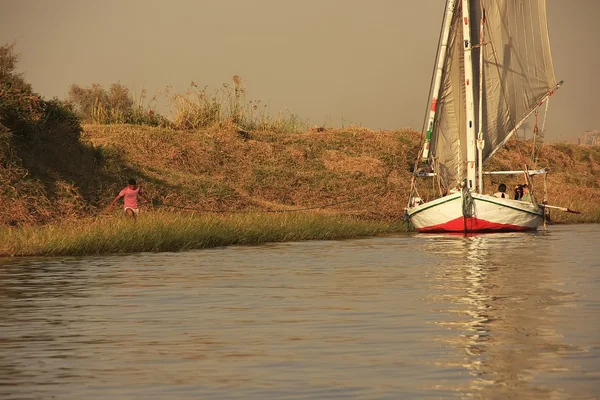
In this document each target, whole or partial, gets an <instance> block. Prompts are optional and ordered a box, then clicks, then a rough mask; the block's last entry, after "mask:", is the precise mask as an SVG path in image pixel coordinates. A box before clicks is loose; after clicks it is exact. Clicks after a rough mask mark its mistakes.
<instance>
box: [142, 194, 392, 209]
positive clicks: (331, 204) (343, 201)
mask: <svg viewBox="0 0 600 400" xmlns="http://www.w3.org/2000/svg"><path fill="white" fill-rule="evenodd" d="M385 192H387V188H386V189H383V190H381V191H379V192H376V193H371V194H367V195H364V196H355V197H353V198H351V199H347V200H342V201H337V202H335V203H328V204H322V205H319V206H314V207H303V208H288V209H282V210H225V209H218V210H215V209H206V208H199V207H187V206H176V205H174V204H168V203H167V204H165V203H161V204H158V206H159V207H172V208H177V209H180V210H190V211H200V212H207V213H223V214H224V213H230V214H233V213H238V214H240V213H261V212H264V213H283V212H298V211H309V210H318V209H322V208H328V207H333V206H337V205H340V204H345V203H350V202H353V201H358V200H361V199H365V198H367V197H375V196H378V195H380V194H383V193H385ZM152 204H153V205H155V204H154V201H153V202H152Z"/></svg>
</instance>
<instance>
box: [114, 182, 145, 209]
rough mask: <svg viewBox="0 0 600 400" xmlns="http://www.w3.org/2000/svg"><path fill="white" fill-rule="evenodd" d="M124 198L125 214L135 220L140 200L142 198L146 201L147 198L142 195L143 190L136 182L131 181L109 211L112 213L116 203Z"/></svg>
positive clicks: (115, 199)
mask: <svg viewBox="0 0 600 400" xmlns="http://www.w3.org/2000/svg"><path fill="white" fill-rule="evenodd" d="M121 197H123V210H125V214H127V215H129V216H130V217H132V218H133V219H135V217H136V216H137V214H138V213H139V210H140V209H139V206H138V199H139V198H142V199H144V200H146V201H148V200H147V199H146V197H145V196H144V194H143V193H142V188H141V187H139V186H138V185H137V183H136V181H135V179H130V180H129V182H128V185H127V186H126V187H124V188H123V190H121V191H120V192H119V194H118V195H117V197H115V198H114V200H113V201H112V202H111V203H110V205H109V206H108V211H111V210H112V208H113V206H114V205H115V203H116V202H117V201H118V200H119V199H120V198H121Z"/></svg>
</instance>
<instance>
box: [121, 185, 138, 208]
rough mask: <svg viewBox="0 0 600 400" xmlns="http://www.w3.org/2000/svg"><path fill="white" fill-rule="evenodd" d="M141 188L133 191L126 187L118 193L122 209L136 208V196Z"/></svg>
mask: <svg viewBox="0 0 600 400" xmlns="http://www.w3.org/2000/svg"><path fill="white" fill-rule="evenodd" d="M140 190H141V188H140V187H139V186H138V187H136V188H135V189H130V188H129V186H127V187H126V188H125V189H123V190H121V192H119V196H123V208H133V209H134V210H135V209H137V208H138V194H139V192H140Z"/></svg>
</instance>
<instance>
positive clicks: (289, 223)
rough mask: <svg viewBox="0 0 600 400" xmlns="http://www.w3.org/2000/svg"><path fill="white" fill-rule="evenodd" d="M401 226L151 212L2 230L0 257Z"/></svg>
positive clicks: (306, 217)
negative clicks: (135, 217) (132, 216)
mask: <svg viewBox="0 0 600 400" xmlns="http://www.w3.org/2000/svg"><path fill="white" fill-rule="evenodd" d="M407 230H408V226H407V225H406V224H403V223H402V222H383V221H366V220H360V219H357V218H353V217H348V216H339V215H324V214H323V213H306V212H305V213H269V214H265V213H239V214H222V215H215V214H202V213H181V212H152V213H146V214H141V215H140V216H139V217H138V218H137V220H136V221H135V222H134V221H133V220H132V219H131V218H129V217H126V216H124V215H118V216H116V215H104V216H102V217H99V218H95V219H91V218H88V219H81V220H77V221H67V222H63V223H59V224H54V225H45V226H26V227H20V228H0V257H2V256H4V257H6V256H67V255H68V256H79V255H97V254H120V253H136V252H160V251H184V250H192V249H202V248H212V247H220V246H228V245H253V244H261V243H267V242H283V241H303V240H331V239H346V238H356V237H366V236H376V235H380V234H385V233H392V232H402V231H404V232H406V231H407Z"/></svg>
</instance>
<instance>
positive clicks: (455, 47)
mask: <svg viewBox="0 0 600 400" xmlns="http://www.w3.org/2000/svg"><path fill="white" fill-rule="evenodd" d="M454 7H455V10H454V13H453V17H452V21H451V24H450V30H449V33H448V46H447V49H446V52H447V53H446V59H445V62H444V67H443V74H442V82H441V86H440V90H439V94H438V101H437V112H436V115H435V121H434V127H433V135H432V138H431V145H430V148H431V151H430V159H431V160H432V163H433V166H434V168H435V170H436V172H437V174H438V176H439V177H440V179H441V181H442V182H443V184H444V185H445V186H446V187H451V186H454V185H455V184H456V183H458V182H459V181H460V179H461V177H462V176H464V173H465V165H464V160H466V157H467V153H466V147H465V146H464V144H465V143H466V122H465V118H466V110H465V85H464V78H463V76H464V60H463V53H464V51H463V34H462V25H461V23H462V16H461V15H460V9H461V2H460V1H457V2H456V3H455V6H454ZM461 144H462V145H461Z"/></svg>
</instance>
